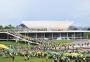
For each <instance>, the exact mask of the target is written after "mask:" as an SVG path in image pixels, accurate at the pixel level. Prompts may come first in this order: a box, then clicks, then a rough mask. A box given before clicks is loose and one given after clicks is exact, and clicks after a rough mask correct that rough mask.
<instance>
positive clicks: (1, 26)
mask: <svg viewBox="0 0 90 62" xmlns="http://www.w3.org/2000/svg"><path fill="white" fill-rule="evenodd" d="M15 28H16V27H15V26H13V25H11V24H10V25H6V26H3V25H0V29H15Z"/></svg>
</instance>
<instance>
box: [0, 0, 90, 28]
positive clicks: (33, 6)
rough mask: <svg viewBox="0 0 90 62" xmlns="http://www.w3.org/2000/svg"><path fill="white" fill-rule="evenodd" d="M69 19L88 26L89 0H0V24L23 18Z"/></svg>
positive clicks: (76, 23) (18, 21)
mask: <svg viewBox="0 0 90 62" xmlns="http://www.w3.org/2000/svg"><path fill="white" fill-rule="evenodd" d="M37 19H38V20H40V19H42V20H43V19H48V20H70V21H73V22H74V25H76V26H90V0H0V24H3V25H4V24H5V25H6V24H13V25H18V24H20V23H21V21H24V20H37Z"/></svg>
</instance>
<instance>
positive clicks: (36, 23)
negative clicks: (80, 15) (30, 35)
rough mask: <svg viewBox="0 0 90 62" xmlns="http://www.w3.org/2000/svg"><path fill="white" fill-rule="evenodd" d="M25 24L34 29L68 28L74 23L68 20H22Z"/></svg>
mask: <svg viewBox="0 0 90 62" xmlns="http://www.w3.org/2000/svg"><path fill="white" fill-rule="evenodd" d="M22 23H23V24H24V25H26V26H27V27H28V28H34V29H38V28H39V29H40V28H41V29H43V28H47V29H67V28H69V26H71V25H72V23H73V22H71V21H68V20H64V21H61V20H30V21H22Z"/></svg>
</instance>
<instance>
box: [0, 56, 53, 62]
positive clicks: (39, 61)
mask: <svg viewBox="0 0 90 62" xmlns="http://www.w3.org/2000/svg"><path fill="white" fill-rule="evenodd" d="M0 62H13V61H12V58H4V57H0ZM14 62H54V61H53V60H52V59H48V60H46V59H45V58H36V57H34V58H30V59H29V60H27V61H25V60H24V57H22V56H16V57H15V60H14Z"/></svg>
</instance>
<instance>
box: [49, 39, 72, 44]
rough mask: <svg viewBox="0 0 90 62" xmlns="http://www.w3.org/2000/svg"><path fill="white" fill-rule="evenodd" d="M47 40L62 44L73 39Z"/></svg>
mask: <svg viewBox="0 0 90 62" xmlns="http://www.w3.org/2000/svg"><path fill="white" fill-rule="evenodd" d="M49 42H55V43H60V44H64V43H70V42H73V41H72V40H50V41H49Z"/></svg>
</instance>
